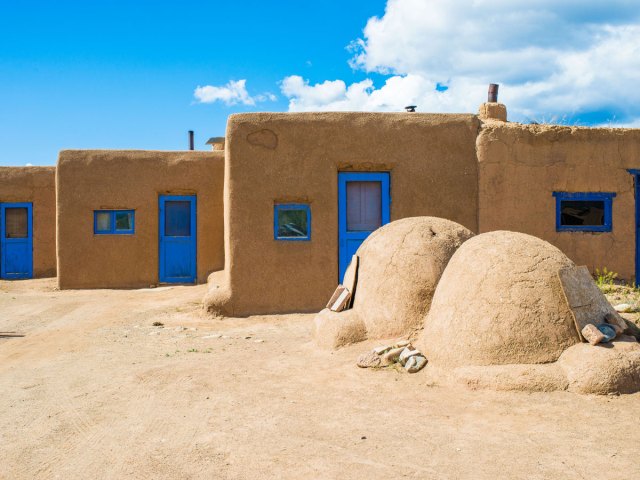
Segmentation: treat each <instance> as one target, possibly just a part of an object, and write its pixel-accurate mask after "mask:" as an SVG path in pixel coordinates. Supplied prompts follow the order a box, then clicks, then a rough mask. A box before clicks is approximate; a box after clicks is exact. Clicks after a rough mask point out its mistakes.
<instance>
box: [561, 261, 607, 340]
mask: <svg viewBox="0 0 640 480" xmlns="http://www.w3.org/2000/svg"><path fill="white" fill-rule="evenodd" d="M558 278H559V279H560V285H561V286H562V293H563V294H564V297H565V298H566V300H567V304H568V305H569V309H570V310H571V315H572V316H573V321H574V322H575V325H576V328H577V329H578V334H579V335H580V338H583V336H582V333H581V332H582V329H583V328H584V327H586V326H587V325H589V324H590V323H591V324H593V325H597V324H598V323H603V322H604V316H605V315H606V314H607V313H613V314H614V315H617V312H616V311H615V310H614V309H613V307H612V306H611V304H610V303H609V301H608V300H607V298H606V297H605V296H604V294H603V293H602V292H601V291H600V289H599V288H598V286H597V285H596V282H594V281H593V277H591V274H590V273H589V269H587V267H584V266H582V267H568V268H563V269H562V270H560V271H559V272H558Z"/></svg>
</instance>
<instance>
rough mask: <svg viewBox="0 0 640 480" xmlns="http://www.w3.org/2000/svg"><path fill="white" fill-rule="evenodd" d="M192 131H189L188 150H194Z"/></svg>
mask: <svg viewBox="0 0 640 480" xmlns="http://www.w3.org/2000/svg"><path fill="white" fill-rule="evenodd" d="M194 149H195V146H194V141H193V130H189V150H194Z"/></svg>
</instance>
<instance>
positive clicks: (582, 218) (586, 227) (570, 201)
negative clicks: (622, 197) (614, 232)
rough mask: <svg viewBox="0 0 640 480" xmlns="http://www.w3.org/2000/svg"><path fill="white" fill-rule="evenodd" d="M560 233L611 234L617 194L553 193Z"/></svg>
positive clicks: (557, 226) (557, 225) (557, 228)
mask: <svg viewBox="0 0 640 480" xmlns="http://www.w3.org/2000/svg"><path fill="white" fill-rule="evenodd" d="M553 196H554V197H556V230H557V231H558V232H610V231H611V205H612V202H613V197H615V196H616V194H615V193H610V192H592V193H583V192H581V193H569V192H553Z"/></svg>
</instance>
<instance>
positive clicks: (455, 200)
mask: <svg viewBox="0 0 640 480" xmlns="http://www.w3.org/2000/svg"><path fill="white" fill-rule="evenodd" d="M479 126H480V123H479V120H478V119H477V117H476V116H475V115H438V114H420V113H349V112H330V113H295V114H292V113H251V114H237V115H232V116H230V117H229V120H228V123H227V134H226V139H227V143H226V167H225V177H226V179H225V271H224V276H223V277H217V278H212V283H216V282H217V283H219V285H218V287H219V288H216V285H212V288H211V290H210V294H209V295H208V296H207V298H206V299H205V304H206V305H207V307H208V308H209V309H210V310H211V311H216V312H220V313H224V314H227V315H249V314H254V313H282V312H293V311H317V310H319V309H321V308H322V307H324V305H325V303H326V301H327V299H328V298H329V297H330V296H331V293H332V292H333V290H334V289H335V287H336V285H337V283H338V172H345V171H373V172H380V171H386V172H390V177H391V198H392V202H391V220H396V219H400V218H405V217H412V216H422V215H427V216H435V217H443V218H447V219H450V220H453V221H455V222H458V223H460V224H462V225H464V226H465V227H467V228H469V229H471V230H473V231H475V230H476V229H477V161H476V154H475V138H476V135H477V132H478V129H479ZM275 203H308V204H309V205H310V208H311V241H305V242H290V241H276V240H274V235H273V228H274V226H273V222H274V219H273V215H274V213H273V208H274V204H275Z"/></svg>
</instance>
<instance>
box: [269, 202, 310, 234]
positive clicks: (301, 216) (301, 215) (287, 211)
mask: <svg viewBox="0 0 640 480" xmlns="http://www.w3.org/2000/svg"><path fill="white" fill-rule="evenodd" d="M277 215H278V218H277V228H278V232H277V237H278V238H307V237H308V236H309V225H308V219H307V209H306V208H302V207H301V208H289V207H285V208H282V207H279V208H278V209H277Z"/></svg>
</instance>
